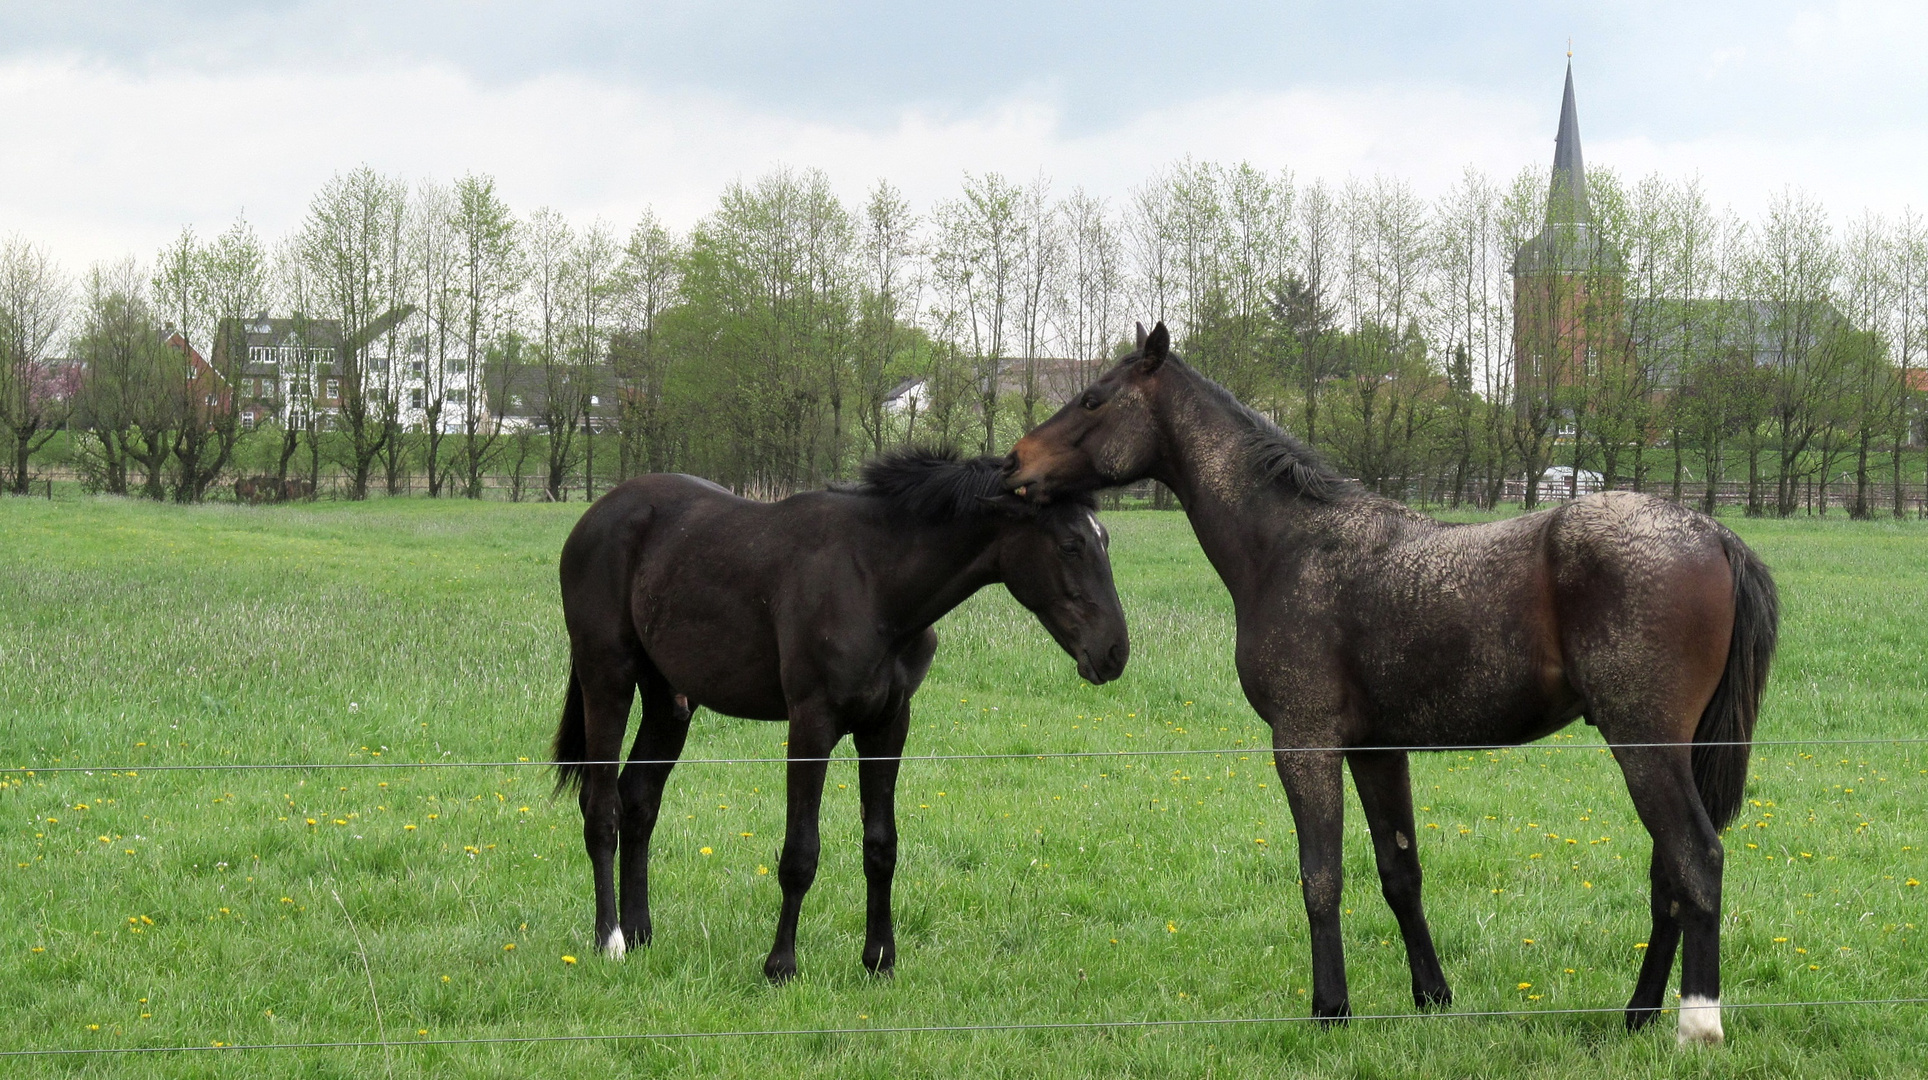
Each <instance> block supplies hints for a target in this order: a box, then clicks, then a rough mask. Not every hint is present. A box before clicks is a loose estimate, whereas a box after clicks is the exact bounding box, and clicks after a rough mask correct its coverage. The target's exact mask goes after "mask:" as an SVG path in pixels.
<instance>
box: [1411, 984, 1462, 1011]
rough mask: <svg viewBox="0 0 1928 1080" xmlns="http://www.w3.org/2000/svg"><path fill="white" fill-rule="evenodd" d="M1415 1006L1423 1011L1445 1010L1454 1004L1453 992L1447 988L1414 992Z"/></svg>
mask: <svg viewBox="0 0 1928 1080" xmlns="http://www.w3.org/2000/svg"><path fill="white" fill-rule="evenodd" d="M1413 1004H1415V1005H1417V1006H1419V1007H1420V1008H1422V1009H1444V1008H1449V1007H1451V1005H1452V1004H1453V992H1452V990H1450V989H1448V988H1447V987H1445V986H1439V987H1435V988H1433V989H1431V990H1414V991H1413Z"/></svg>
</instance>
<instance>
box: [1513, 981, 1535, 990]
mask: <svg viewBox="0 0 1928 1080" xmlns="http://www.w3.org/2000/svg"><path fill="white" fill-rule="evenodd" d="M1516 989H1519V990H1531V989H1533V984H1532V983H1528V982H1523V983H1521V984H1520V985H1519V986H1518V987H1516Z"/></svg>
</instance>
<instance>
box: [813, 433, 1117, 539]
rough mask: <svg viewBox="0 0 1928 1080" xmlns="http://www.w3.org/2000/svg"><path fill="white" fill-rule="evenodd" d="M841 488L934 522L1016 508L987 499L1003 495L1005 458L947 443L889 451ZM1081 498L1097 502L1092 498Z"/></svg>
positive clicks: (1086, 503)
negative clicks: (969, 454)
mask: <svg viewBox="0 0 1928 1080" xmlns="http://www.w3.org/2000/svg"><path fill="white" fill-rule="evenodd" d="M840 490H843V491H848V492H850V493H852V494H856V495H869V496H872V497H875V498H881V499H884V500H887V501H888V502H889V503H890V504H891V505H892V507H894V508H895V509H896V510H898V511H899V512H901V513H903V514H904V515H905V516H907V517H911V518H915V519H916V520H918V521H923V522H927V523H929V524H933V525H936V524H942V523H943V522H946V521H955V520H957V519H959V518H969V517H975V516H978V515H981V514H988V513H995V512H1001V510H1000V508H1003V507H1006V506H1007V504H1008V505H1010V506H1015V504H1014V503H1009V501H1008V500H1005V501H999V502H998V503H995V504H994V503H991V502H988V501H986V500H990V499H996V498H997V497H998V496H1000V495H1003V494H1004V459H1003V458H996V457H991V456H989V455H985V456H982V457H974V458H961V457H959V456H958V453H957V451H956V450H955V449H953V448H951V447H948V446H943V447H930V446H904V447H899V448H897V449H895V450H887V451H885V452H884V453H883V454H881V455H879V456H877V457H874V458H872V459H870V460H869V461H866V462H864V468H863V479H862V480H860V481H859V482H857V483H855V484H851V485H848V486H845V487H843V488H841V489H840ZM1076 501H1077V502H1078V504H1079V505H1081V506H1088V507H1089V508H1095V507H1096V505H1097V503H1096V502H1095V501H1094V500H1091V499H1089V497H1086V498H1083V499H1079V500H1076Z"/></svg>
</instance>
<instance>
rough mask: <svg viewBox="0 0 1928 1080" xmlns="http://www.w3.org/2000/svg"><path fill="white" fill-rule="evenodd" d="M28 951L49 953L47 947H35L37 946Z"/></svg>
mask: <svg viewBox="0 0 1928 1080" xmlns="http://www.w3.org/2000/svg"><path fill="white" fill-rule="evenodd" d="M28 951H30V952H46V951H47V947H46V946H45V945H35V946H34V947H33V948H32V949H30V950H28Z"/></svg>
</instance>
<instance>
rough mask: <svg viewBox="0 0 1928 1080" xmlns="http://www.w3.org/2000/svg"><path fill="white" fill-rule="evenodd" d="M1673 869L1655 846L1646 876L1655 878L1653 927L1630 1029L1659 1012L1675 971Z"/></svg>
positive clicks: (1676, 939)
mask: <svg viewBox="0 0 1928 1080" xmlns="http://www.w3.org/2000/svg"><path fill="white" fill-rule="evenodd" d="M1669 874H1670V871H1669V870H1668V869H1667V867H1666V866H1665V865H1664V864H1663V863H1662V862H1661V858H1660V845H1659V843H1658V842H1656V843H1655V845H1654V854H1653V860H1652V862H1651V863H1649V864H1648V868H1647V875H1648V877H1649V878H1651V879H1652V892H1651V894H1650V896H1651V899H1650V901H1649V904H1648V906H1649V908H1650V909H1651V911H1652V919H1653V927H1652V929H1650V930H1649V931H1648V932H1647V948H1646V950H1645V955H1644V956H1643V957H1642V958H1641V961H1640V977H1639V978H1638V979H1636V980H1634V984H1633V997H1632V998H1631V999H1629V1000H1628V1002H1627V1030H1628V1031H1638V1030H1640V1029H1641V1028H1643V1027H1646V1026H1647V1025H1648V1024H1649V1023H1651V1022H1652V1021H1653V1018H1654V1017H1655V1016H1658V1015H1659V1014H1660V1004H1661V999H1662V998H1663V997H1664V996H1665V994H1666V992H1667V978H1668V977H1669V976H1671V975H1672V974H1673V973H1674V954H1675V953H1676V952H1678V951H1679V950H1680V920H1679V919H1677V918H1675V917H1674V909H1675V904H1674V890H1673V884H1672V882H1671V880H1670V877H1669Z"/></svg>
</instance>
